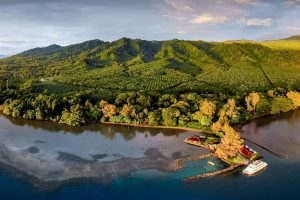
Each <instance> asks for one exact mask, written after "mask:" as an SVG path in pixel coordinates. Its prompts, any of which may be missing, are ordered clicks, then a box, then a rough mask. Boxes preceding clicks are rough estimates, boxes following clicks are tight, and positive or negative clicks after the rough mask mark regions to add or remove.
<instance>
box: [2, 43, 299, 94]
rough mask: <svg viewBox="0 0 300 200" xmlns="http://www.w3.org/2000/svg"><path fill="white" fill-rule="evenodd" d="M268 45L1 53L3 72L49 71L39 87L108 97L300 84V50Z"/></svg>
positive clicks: (108, 46)
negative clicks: (94, 92) (121, 93)
mask: <svg viewBox="0 0 300 200" xmlns="http://www.w3.org/2000/svg"><path fill="white" fill-rule="evenodd" d="M276 44H277V43H276ZM268 45H270V44H269V43H267V44H266V43H260V42H250V41H230V42H205V41H189V40H176V39H174V40H167V41H147V40H141V39H130V38H121V39H119V40H116V41H112V42H105V41H101V40H90V41H86V42H82V43H79V44H73V45H69V46H65V47H61V46H59V45H50V46H48V47H45V48H36V49H33V50H29V51H25V52H23V53H20V54H17V55H14V56H12V57H9V58H5V59H2V60H1V61H0V76H1V77H3V78H4V79H5V78H10V79H12V78H13V79H16V82H24V81H26V80H28V79H35V80H38V79H40V78H47V77H49V79H46V80H51V81H48V82H43V83H38V85H40V86H39V90H42V89H47V90H48V91H50V92H53V93H56V92H58V91H61V90H63V89H62V88H69V89H70V91H76V90H87V89H89V90H92V91H97V92H98V93H101V94H102V95H103V96H104V97H106V98H108V97H109V96H110V97H113V96H115V94H117V93H119V92H122V91H148V92H150V91H158V92H173V93H179V92H185V91H193V92H199V91H201V92H217V91H232V92H234V91H252V90H253V91H254V90H255V91H259V90H267V89H268V88H272V87H283V88H287V87H289V88H300V87H299V86H300V73H299V69H300V51H299V50H297V49H296V50H292V49H288V48H283V49H276V48H273V47H272V46H271V45H270V46H271V47H269V46H268ZM272 45H273V44H272ZM82 87H84V89H83V88H82ZM68 91H69V90H68ZM63 92H65V90H63Z"/></svg>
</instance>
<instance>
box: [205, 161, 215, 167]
mask: <svg viewBox="0 0 300 200" xmlns="http://www.w3.org/2000/svg"><path fill="white" fill-rule="evenodd" d="M207 164H209V165H212V166H215V165H216V164H215V163H213V162H211V161H208V162H207Z"/></svg>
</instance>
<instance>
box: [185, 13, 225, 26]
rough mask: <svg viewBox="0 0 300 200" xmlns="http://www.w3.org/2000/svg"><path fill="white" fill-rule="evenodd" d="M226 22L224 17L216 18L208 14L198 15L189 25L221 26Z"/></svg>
mask: <svg viewBox="0 0 300 200" xmlns="http://www.w3.org/2000/svg"><path fill="white" fill-rule="evenodd" d="M227 20H228V17H226V16H217V15H212V14H209V13H205V14H203V15H199V16H197V17H195V18H194V19H192V20H191V21H190V23H192V24H221V23H224V22H225V21H227Z"/></svg>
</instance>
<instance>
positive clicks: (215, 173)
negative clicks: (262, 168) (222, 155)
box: [183, 164, 241, 181]
mask: <svg viewBox="0 0 300 200" xmlns="http://www.w3.org/2000/svg"><path fill="white" fill-rule="evenodd" d="M240 166H241V165H240V164H238V165H231V166H230V167H228V168H226V169H222V170H219V171H215V172H209V173H204V174H199V175H195V176H190V177H187V178H184V179H183V181H195V180H197V179H200V178H205V177H211V176H217V175H221V174H225V173H228V172H231V171H233V170H235V169H237V168H239V167H240Z"/></svg>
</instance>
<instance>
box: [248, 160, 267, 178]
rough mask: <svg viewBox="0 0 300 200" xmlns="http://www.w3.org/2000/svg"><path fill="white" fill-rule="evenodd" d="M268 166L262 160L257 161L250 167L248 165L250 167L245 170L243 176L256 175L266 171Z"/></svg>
mask: <svg viewBox="0 0 300 200" xmlns="http://www.w3.org/2000/svg"><path fill="white" fill-rule="evenodd" d="M267 166H268V164H267V163H266V162H264V161H262V160H255V161H253V162H252V163H250V165H248V167H246V168H245V169H244V170H243V174H245V175H254V174H256V173H258V172H260V171H262V170H264V169H266V167H267Z"/></svg>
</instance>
